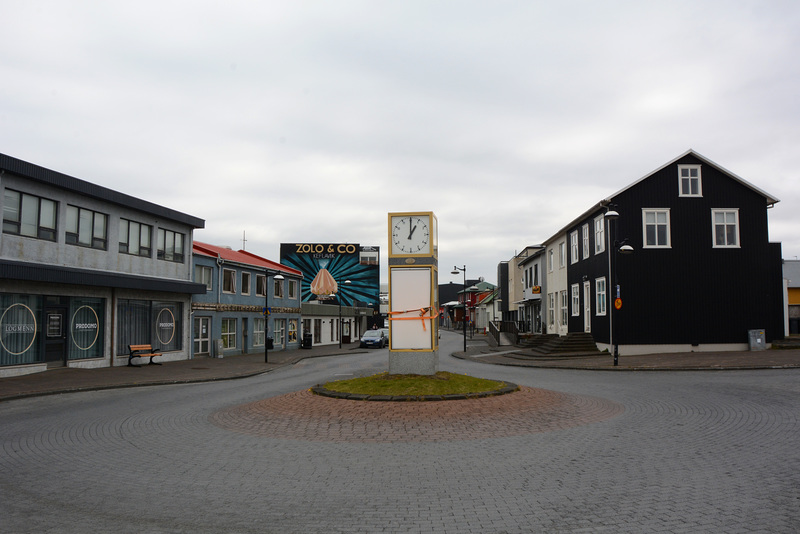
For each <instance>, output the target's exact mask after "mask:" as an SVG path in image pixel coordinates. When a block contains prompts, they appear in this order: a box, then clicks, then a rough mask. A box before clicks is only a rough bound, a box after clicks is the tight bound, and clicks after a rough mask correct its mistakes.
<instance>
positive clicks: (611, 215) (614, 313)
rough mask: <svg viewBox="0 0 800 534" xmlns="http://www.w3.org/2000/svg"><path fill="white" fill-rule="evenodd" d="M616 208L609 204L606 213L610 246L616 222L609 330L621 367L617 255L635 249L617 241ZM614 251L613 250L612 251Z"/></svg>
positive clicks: (610, 256)
mask: <svg viewBox="0 0 800 534" xmlns="http://www.w3.org/2000/svg"><path fill="white" fill-rule="evenodd" d="M615 207H616V206H614V205H613V204H609V207H608V208H607V211H606V213H605V218H606V219H607V220H608V221H609V223H608V224H609V228H608V234H609V235H608V241H609V244H610V243H611V222H612V221H614V241H613V243H614V245H613V247H612V246H609V251H608V269H609V279H610V280H611V283H613V288H612V290H613V291H612V295H611V297H612V298H611V301H612V304H611V325H610V328H609V334H610V336H611V340H610V341H611V343H612V344H613V345H614V366H615V367H616V366H618V365H619V340H618V338H617V331H618V329H617V322H618V319H619V315H618V314H619V310H620V309H621V308H622V297H621V295H620V290H619V281H618V280H617V261H618V260H617V253H619V254H631V253H633V247H632V246H630V245H629V244H628V240H627V239H624V240H623V241H622V242H620V241H618V240H617V222H616V220H617V219H619V213H618V212H617V211H616V210H615V209H614V208H615ZM612 249H613V250H612Z"/></svg>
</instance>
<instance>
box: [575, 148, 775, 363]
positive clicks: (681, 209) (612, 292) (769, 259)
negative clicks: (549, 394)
mask: <svg viewBox="0 0 800 534" xmlns="http://www.w3.org/2000/svg"><path fill="white" fill-rule="evenodd" d="M777 202H778V199H776V198H774V197H773V196H771V195H769V194H768V193H766V192H764V191H762V190H760V189H759V188H757V187H756V186H754V185H752V184H750V183H748V182H747V181H745V180H743V179H742V178H740V177H739V176H737V175H735V174H733V173H732V172H730V171H728V170H726V169H724V168H723V167H721V166H719V165H717V164H716V163H714V162H713V161H711V160H709V159H707V158H705V157H703V156H702V155H700V154H698V153H697V152H695V151H694V150H689V151H687V152H686V153H684V154H682V155H681V156H679V157H677V158H675V159H674V160H672V161H670V162H669V163H667V164H665V165H663V166H662V167H660V168H658V169H656V170H655V171H653V172H651V173H650V174H648V175H646V176H644V177H643V178H641V179H640V180H638V181H636V182H634V183H632V184H631V185H629V186H627V187H625V188H624V189H622V190H621V191H619V192H617V193H615V194H613V195H611V196H610V197H608V198H606V199H603V200H602V201H600V202H598V203H597V204H596V205H594V206H592V207H591V208H590V209H589V210H587V211H586V212H584V213H583V214H582V215H581V216H580V217H578V218H577V219H575V220H574V221H573V222H572V223H571V224H570V225H569V226H568V227H566V228H565V230H566V235H567V243H568V245H567V248H568V255H569V260H568V261H569V263H568V276H567V277H568V282H567V284H568V287H567V288H566V289H567V291H568V295H569V297H570V316H569V331H570V332H584V331H589V332H591V333H592V336H593V337H594V339H595V341H596V342H597V343H598V345H599V346H600V348H605V347H608V348H611V347H613V345H614V344H617V345H619V350H620V353H623V354H633V353H652V352H660V351H690V350H736V349H743V348H747V346H748V341H749V340H750V337H749V332H750V331H751V330H756V329H763V330H764V331H765V333H766V343H771V342H772V340H774V339H781V338H783V335H784V332H783V330H784V328H783V291H782V282H781V277H782V275H781V246H780V243H770V242H769V232H768V217H767V210H768V209H769V208H771V207H772V206H774V205H775V203H777ZM615 213H616V214H618V217H616V218H615V217H614V214H615ZM629 249H632V252H631V253H624V252H628V251H629ZM617 287H618V288H619V290H618V291H617ZM617 298H619V300H617ZM615 302H618V303H619V304H621V307H620V308H619V309H616V308H615Z"/></svg>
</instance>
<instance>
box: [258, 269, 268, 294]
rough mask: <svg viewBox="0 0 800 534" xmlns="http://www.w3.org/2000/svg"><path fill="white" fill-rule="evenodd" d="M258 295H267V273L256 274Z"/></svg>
mask: <svg viewBox="0 0 800 534" xmlns="http://www.w3.org/2000/svg"><path fill="white" fill-rule="evenodd" d="M256 296H257V297H266V296H267V275H265V274H257V275H256Z"/></svg>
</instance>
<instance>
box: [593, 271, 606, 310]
mask: <svg viewBox="0 0 800 534" xmlns="http://www.w3.org/2000/svg"><path fill="white" fill-rule="evenodd" d="M594 296H595V299H594V300H595V310H594V313H595V315H605V314H606V311H607V310H608V305H607V304H606V302H607V296H608V285H607V284H606V277H605V276H603V277H600V278H595V280H594Z"/></svg>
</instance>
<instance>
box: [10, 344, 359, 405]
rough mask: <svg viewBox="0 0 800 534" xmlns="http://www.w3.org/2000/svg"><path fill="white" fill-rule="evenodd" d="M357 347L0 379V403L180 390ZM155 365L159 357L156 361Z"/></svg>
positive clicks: (60, 370) (58, 371)
mask: <svg viewBox="0 0 800 534" xmlns="http://www.w3.org/2000/svg"><path fill="white" fill-rule="evenodd" d="M358 345H359V344H358V342H356V343H351V344H349V345H344V346H342V348H341V349H340V348H339V346H338V345H321V346H317V347H312V348H310V349H296V350H281V351H270V352H269V363H264V353H263V352H262V353H259V354H242V355H237V356H227V357H225V358H197V359H194V360H182V361H177V362H164V364H163V365H147V364H145V365H143V366H141V367H127V366H122V367H102V368H100V369H76V368H68V367H61V368H57V369H50V370H47V371H44V372H41V373H33V374H29V375H24V376H14V377H9V378H0V401H4V400H10V399H17V398H21V397H31V396H38V395H50V394H54V393H68V392H73V391H90V390H98V389H111V388H123V387H136V386H149V385H160V384H182V383H189V382H210V381H213V380H229V379H233V378H244V377H247V376H253V375H258V374H261V373H267V372H269V371H272V370H274V369H276V368H278V367H283V366H285V365H292V364H294V363H297V362H299V361H300V360H303V359H305V358H319V357H322V356H334V355H336V354H356V353H359V352H365V351H367V350H368V349H360V348H359V347H358ZM155 361H156V362H158V361H159V359H158V357H156V358H155Z"/></svg>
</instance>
